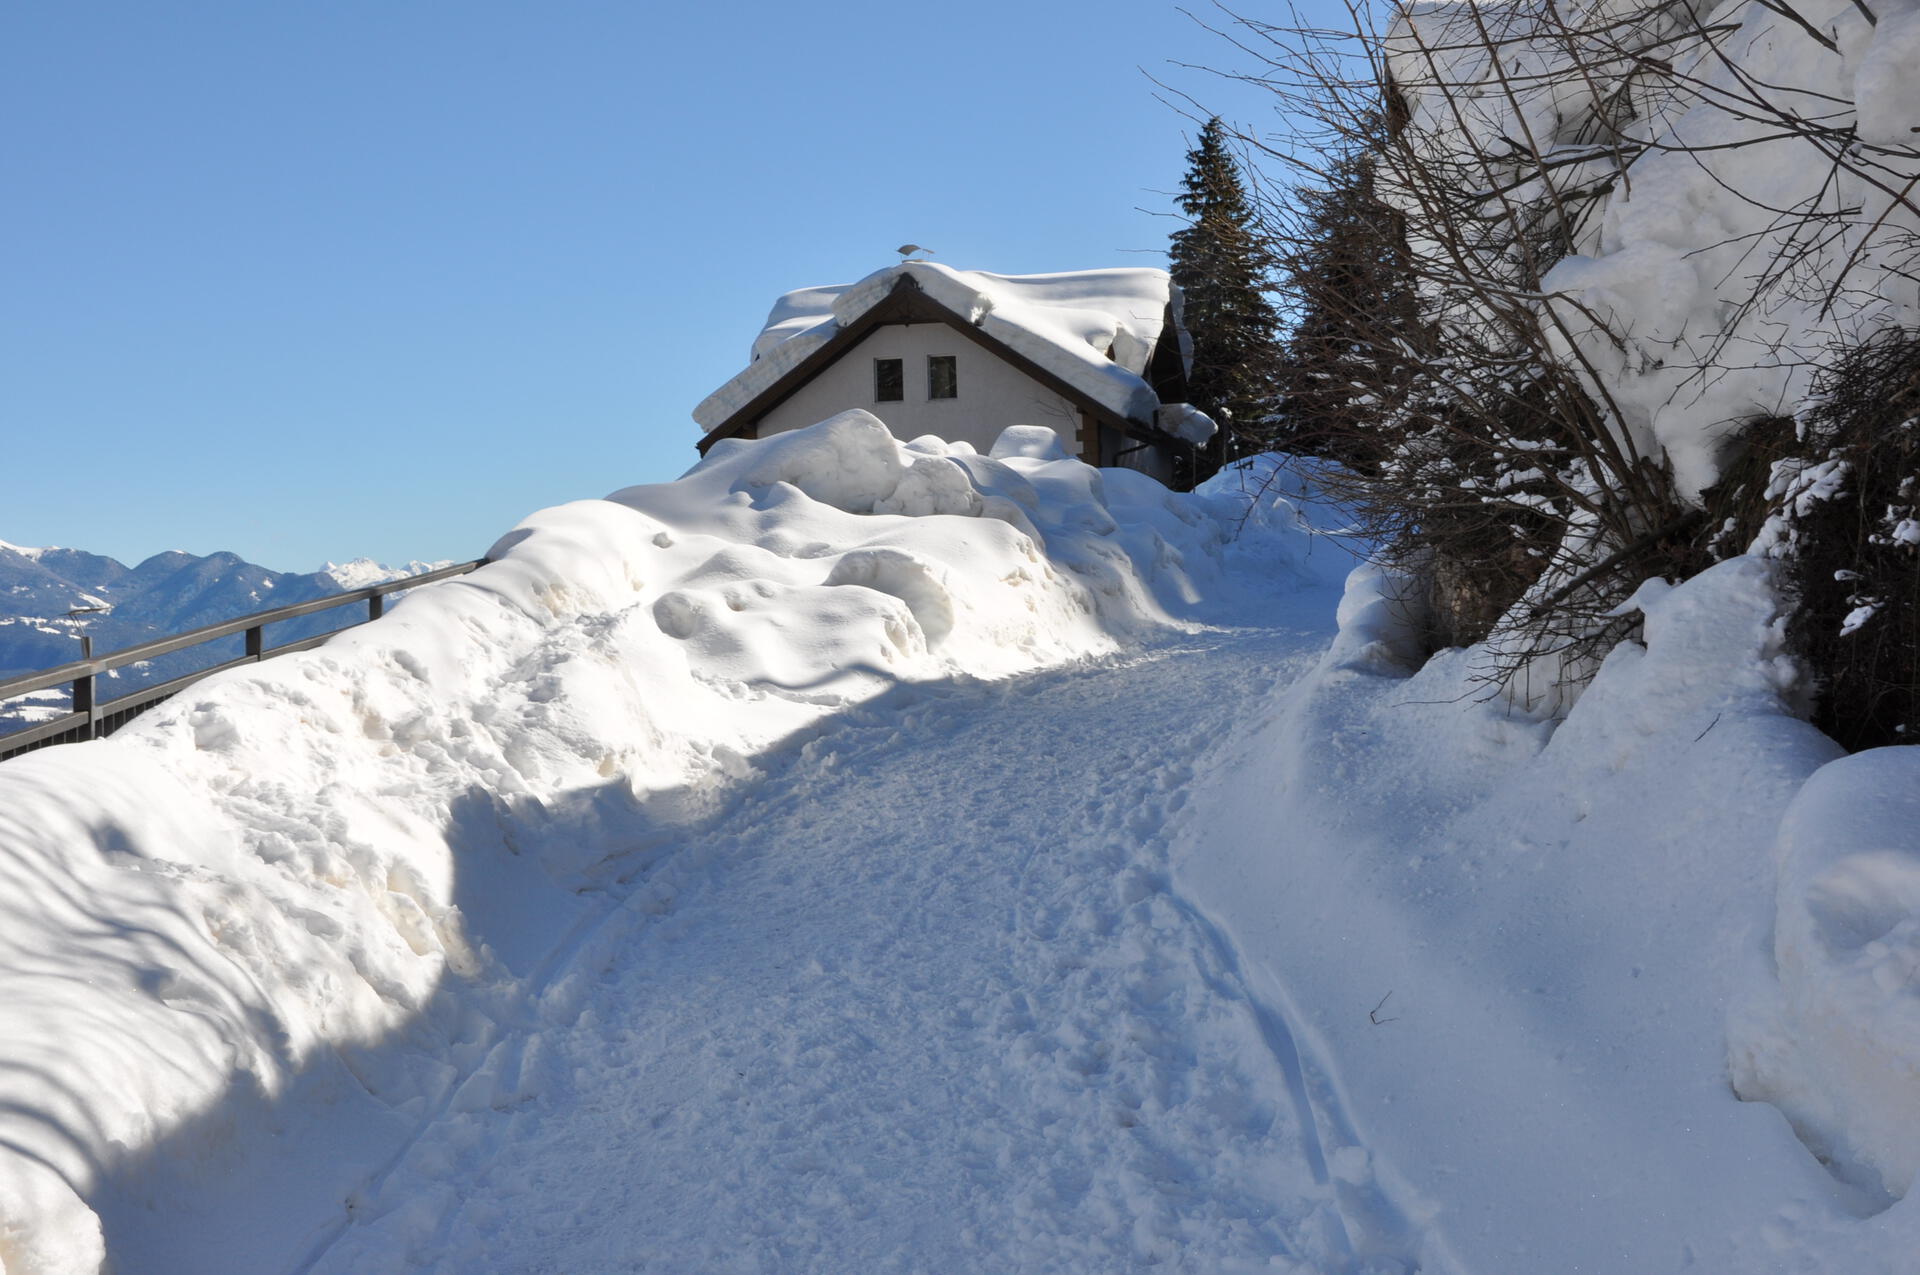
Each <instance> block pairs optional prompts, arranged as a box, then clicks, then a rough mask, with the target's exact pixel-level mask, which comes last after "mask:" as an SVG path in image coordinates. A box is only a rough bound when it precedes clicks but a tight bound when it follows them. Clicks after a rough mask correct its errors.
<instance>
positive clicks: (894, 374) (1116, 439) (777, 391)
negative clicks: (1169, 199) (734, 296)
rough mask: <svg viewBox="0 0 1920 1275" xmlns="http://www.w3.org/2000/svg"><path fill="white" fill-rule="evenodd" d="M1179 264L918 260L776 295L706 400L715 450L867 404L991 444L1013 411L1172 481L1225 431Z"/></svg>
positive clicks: (1095, 458) (953, 438)
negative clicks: (735, 370)
mask: <svg viewBox="0 0 1920 1275" xmlns="http://www.w3.org/2000/svg"><path fill="white" fill-rule="evenodd" d="M1179 316H1180V294H1179V290H1178V289H1176V288H1175V287H1173V285H1172V282H1171V281H1170V280H1169V279H1168V277H1167V273H1166V271H1164V270H1151V269H1115V270H1083V271H1078V272H1075V273H1070V274H1036V275H997V274H988V273H986V272H985V271H980V270H954V269H950V268H949V267H947V266H943V265H937V264H935V263H933V262H930V261H909V262H905V263H902V264H900V265H896V266H891V267H889V268H887V269H885V270H881V271H878V272H876V273H874V274H871V275H868V276H867V277H866V278H864V279H862V280H860V281H859V282H858V283H854V284H842V285H839V286H833V287H822V288H803V289H801V290H799V291H797V292H789V293H787V294H786V295H785V296H783V297H781V298H780V299H779V300H778V301H776V302H775V303H774V306H773V311H772V313H771V314H769V315H768V316H767V323H766V326H765V328H763V329H762V330H761V332H760V335H759V337H758V338H756V339H755V341H754V343H753V358H752V361H751V362H750V363H748V364H747V366H746V368H745V369H744V370H743V371H741V372H740V373H739V374H738V375H737V376H735V377H734V378H733V379H732V380H730V381H728V382H727V383H726V384H725V385H722V386H721V387H720V388H719V389H717V390H715V391H714V392H713V393H712V394H710V395H708V396H707V398H706V399H705V400H704V401H703V402H702V403H701V404H700V405H699V406H698V407H696V408H695V409H694V412H693V416H694V420H695V421H697V422H698V423H699V424H700V426H701V427H702V429H704V430H705V431H706V433H705V436H704V437H702V438H701V440H700V451H701V452H702V454H704V453H705V452H706V451H707V449H708V448H710V447H712V446H713V444H714V443H715V442H717V441H719V440H720V439H723V438H765V437H767V436H768V435H771V434H779V433H783V432H785V431H787V430H793V429H800V428H802V427H804V426H807V425H811V424H813V423H815V422H816V421H821V420H825V419H826V418H827V417H829V416H832V415H833V414H834V413H836V412H841V411H845V410H846V409H848V408H853V407H859V408H865V409H866V410H867V411H869V412H872V413H873V414H874V415H875V416H878V417H879V418H880V419H881V420H883V421H885V422H886V424H887V428H888V429H890V430H892V431H893V433H894V435H895V436H896V437H898V438H901V439H913V438H917V437H920V436H921V435H924V434H932V435H935V436H936V437H939V438H942V439H946V440H947V441H949V442H965V443H968V444H971V445H972V446H974V447H976V448H978V449H979V450H981V451H987V450H988V449H990V448H991V447H992V446H993V442H994V440H995V439H996V438H998V437H999V436H1000V432H1001V431H1002V430H1003V429H1005V428H1006V427H1008V426H1009V425H1045V426H1048V427H1050V428H1051V429H1052V430H1053V431H1054V433H1055V434H1057V435H1059V437H1060V440H1061V443H1062V445H1063V446H1064V448H1065V449H1066V451H1067V452H1068V454H1070V455H1074V456H1078V457H1080V458H1081V459H1082V460H1085V461H1087V462H1088V463H1090V464H1095V465H1101V466H1125V467H1127V468H1130V469H1138V470H1141V471H1143V472H1145V473H1148V474H1151V475H1153V476H1154V477H1156V478H1159V479H1160V480H1161V481H1163V482H1168V483H1173V482H1175V481H1177V480H1181V479H1184V478H1186V477H1187V475H1189V474H1190V473H1191V472H1192V466H1191V465H1189V464H1183V463H1182V461H1183V459H1184V458H1187V457H1190V456H1191V455H1192V453H1193V451H1194V449H1195V448H1196V447H1204V446H1205V445H1206V444H1207V443H1208V441H1209V440H1210V439H1211V438H1212V437H1213V434H1214V423H1213V422H1212V421H1211V420H1209V419H1208V418H1207V417H1206V416H1205V415H1204V414H1203V413H1201V412H1199V411H1197V410H1195V409H1194V408H1191V407H1189V406H1188V405H1187V404H1186V402H1185V399H1186V388H1187V368H1188V363H1189V360H1190V359H1191V357H1192V341H1191V340H1190V339H1189V338H1188V336H1187V333H1186V331H1185V329H1184V328H1182V327H1181V324H1180V317H1179Z"/></svg>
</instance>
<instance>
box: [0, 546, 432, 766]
mask: <svg viewBox="0 0 1920 1275" xmlns="http://www.w3.org/2000/svg"><path fill="white" fill-rule="evenodd" d="M439 565H442V564H439V563H427V562H411V563H408V564H407V565H406V566H404V567H387V566H383V565H381V564H379V563H376V562H372V561H370V560H368V559H365V558H360V559H356V560H354V561H352V562H347V563H338V564H336V563H331V562H330V563H328V564H327V565H326V566H324V567H322V568H321V569H320V570H318V571H313V572H304V573H301V572H290V571H272V570H269V569H268V568H266V567H262V566H259V565H258V564H256V563H252V562H247V561H245V560H244V559H242V558H240V557H239V556H238V555H237V554H231V553H215V554H208V555H207V556H205V557H199V556H196V555H194V554H190V553H181V552H179V551H177V550H176V551H172V552H168V553H157V554H155V555H154V556H153V557H151V558H148V559H147V560H146V561H144V562H142V563H141V564H140V565H139V566H136V567H129V566H127V565H126V564H124V563H122V562H119V561H117V560H115V559H113V558H107V557H102V556H101V555H99V554H97V553H87V552H86V551H84V550H81V549H57V548H47V549H27V548H22V547H20V546H18V545H11V544H8V543H7V542H5V541H3V540H0V681H5V680H7V679H8V678H13V677H19V676H21V675H22V674H26V673H32V672H36V671H38V670H40V669H43V668H51V667H52V666H54V665H56V664H64V663H66V662H67V661H69V660H76V659H78V658H80V641H79V638H80V635H81V634H82V633H85V634H88V635H89V636H91V637H92V639H93V650H94V654H96V655H104V654H106V653H107V652H109V651H117V650H120V649H122V648H124V647H129V646H136V645H138V644H139V643H141V642H146V641H150V640H152V639H154V638H158V637H165V636H167V635H169V634H173V633H179V632H182V631H184V630H187V629H193V628H198V627H200V626H201V625H204V624H215V623H218V622H220V621H222V620H232V619H237V618H238V617H240V616H243V615H247V614H249V613H251V612H255V611H264V610H267V609H268V608H271V607H281V606H290V605H292V604H293V603H296V602H307V601H311V600H312V599H314V598H322V597H326V596H328V595H330V594H335V593H343V592H346V591H348V590H351V589H364V588H366V587H367V586H368V585H371V584H378V583H380V582H382V581H386V580H393V579H397V578H399V577H401V576H408V575H415V574H418V573H419V572H422V571H429V570H432V569H433V568H434V567H435V566H439ZM95 607H98V608H105V609H103V610H97V611H93V610H85V608H95ZM75 611H80V612H81V614H69V613H70V612H75ZM365 618H366V612H365V611H364V610H363V609H361V608H359V607H342V608H340V609H338V610H335V611H324V612H321V613H320V614H318V615H312V616H304V617H302V618H300V619H298V620H289V621H286V622H284V623H281V624H276V625H273V626H272V627H270V628H269V629H268V630H267V632H266V640H267V644H268V645H269V646H277V645H279V644H280V643H283V642H292V641H296V640H298V639H300V638H303V637H311V636H313V635H314V634H317V633H326V632H330V631H332V630H333V629H337V628H341V627H344V626H345V625H348V624H351V623H353V622H355V621H358V620H362V619H365ZM242 643H243V640H242V639H241V638H240V637H239V636H237V635H236V636H234V637H231V638H226V639H222V640H221V641H219V642H215V643H209V644H207V645H206V646H203V647H197V648H194V649H192V650H188V651H181V652H177V653H176V654H173V655H169V656H165V657H162V658H161V659H158V660H153V661H150V662H148V663H146V664H143V665H140V666H138V667H132V668H127V669H121V670H117V671H116V672H117V676H116V675H115V674H109V675H108V679H107V680H103V682H102V684H101V685H100V687H99V691H98V694H99V697H100V699H101V700H102V701H103V702H104V701H106V700H109V699H112V698H113V697H115V696H117V695H122V694H125V693H126V692H127V691H129V690H132V689H134V688H135V687H137V686H140V685H142V684H144V683H147V682H153V681H164V680H165V679H167V678H170V677H178V676H180V675H181V674H182V673H187V672H191V671H192V670H194V669H199V668H205V667H207V666H209V665H212V664H217V663H220V662H221V661H223V660H230V659H233V658H234V657H236V656H238V655H239V654H240V653H241V651H242V650H243V649H244V648H243V644H242ZM67 709H68V695H67V691H66V689H65V688H64V687H61V688H57V689H54V690H50V691H42V692H38V693H36V694H34V695H32V696H29V697H25V698H23V699H17V700H12V701H8V702H6V703H0V733H5V732H6V731H8V730H11V729H17V728H18V727H19V726H21V725H24V724H27V723H30V722H35V721H42V720H45V719H47V718H49V717H53V716H57V715H58V714H60V713H64V712H66V711H67Z"/></svg>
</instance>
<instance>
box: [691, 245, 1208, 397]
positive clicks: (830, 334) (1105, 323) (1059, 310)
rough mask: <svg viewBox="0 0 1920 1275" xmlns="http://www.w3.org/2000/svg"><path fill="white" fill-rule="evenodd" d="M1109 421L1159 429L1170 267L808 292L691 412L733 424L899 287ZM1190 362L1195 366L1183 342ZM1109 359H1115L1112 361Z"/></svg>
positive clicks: (926, 270)
mask: <svg viewBox="0 0 1920 1275" xmlns="http://www.w3.org/2000/svg"><path fill="white" fill-rule="evenodd" d="M903 279H906V280H910V281H911V282H912V283H913V284H914V285H915V286H916V287H918V289H919V290H920V291H921V292H922V293H924V294H925V296H926V297H927V298H928V299H929V300H931V301H932V302H934V303H935V304H936V305H938V306H940V307H941V308H942V309H944V310H947V311H949V312H950V313H951V314H953V315H954V316H955V317H956V318H958V319H960V320H963V321H965V322H967V323H969V324H972V325H973V326H974V327H975V328H977V329H979V330H980V332H981V333H982V334H984V335H986V336H988V337H991V338H993V339H994V340H995V341H998V342H1000V343H1001V344H1003V345H1005V346H1006V347H1008V348H1009V349H1011V350H1013V351H1014V352H1015V353H1017V354H1019V355H1021V356H1022V357H1024V358H1026V359H1027V360H1029V361H1031V362H1032V363H1034V364H1035V365H1037V366H1038V367H1040V368H1042V369H1044V370H1045V371H1046V372H1049V373H1051V374H1052V375H1053V376H1055V377H1057V378H1059V379H1060V380H1061V381H1063V382H1065V383H1066V384H1067V385H1068V386H1070V387H1071V388H1072V389H1073V390H1075V391H1077V392H1078V393H1079V394H1081V395H1083V396H1084V397H1086V398H1087V399H1089V400H1091V401H1092V402H1093V403H1095V404H1098V405H1099V406H1100V407H1102V408H1103V409H1105V410H1106V411H1108V412H1111V413H1112V414H1113V415H1115V416H1117V417H1120V418H1122V419H1124V420H1128V421H1132V422H1135V423H1137V424H1140V425H1142V426H1146V427H1149V428H1155V427H1157V423H1156V418H1155V413H1156V412H1157V410H1158V409H1159V407H1160V398H1159V396H1158V395H1157V394H1155V393H1154V391H1153V387H1152V386H1150V385H1149V384H1148V383H1147V381H1146V379H1145V378H1146V375H1147V371H1148V365H1149V363H1150V362H1151V360H1152V358H1153V353H1154V349H1155V347H1156V346H1157V345H1158V344H1159V342H1160V338H1161V334H1162V332H1163V330H1164V329H1165V327H1166V319H1167V313H1168V308H1169V303H1172V304H1173V305H1176V306H1177V305H1178V291H1177V290H1176V289H1174V288H1173V286H1172V283H1171V281H1170V280H1169V279H1168V277H1167V272H1166V271H1164V270H1152V269H1112V270H1081V271H1075V272H1072V273H1066V274H1033V275H999V274H989V273H987V272H986V271H984V270H954V269H952V268H950V267H948V266H943V265H938V264H935V263H934V262H931V261H910V262H906V263H904V264H902V265H897V266H890V267H888V268H887V269H885V270H879V271H876V272H874V273H873V274H870V275H868V276H867V277H866V278H864V279H862V280H860V281H859V282H858V283H854V284H845V285H840V286H830V287H821V288H802V289H800V290H798V291H795V292H789V293H787V294H786V295H785V296H783V297H781V298H780V299H779V300H778V301H776V302H774V305H773V310H772V312H771V313H769V314H768V316H767V322H766V326H765V327H764V328H763V329H761V332H760V335H759V336H758V337H756V338H755V339H754V342H753V361H752V362H751V363H749V364H748V365H747V367H746V368H745V369H744V370H743V371H741V372H740V373H739V374H738V375H736V376H735V377H734V378H733V379H732V380H730V381H728V382H727V383H726V384H725V385H722V386H721V387H720V388H719V389H717V390H715V391H714V392H713V393H712V394H710V395H708V396H707V397H706V398H705V399H704V400H703V401H702V402H701V403H700V405H699V406H698V407H696V408H694V409H693V419H694V420H695V421H697V422H698V423H699V424H700V427H701V428H702V429H703V430H714V429H718V428H720V427H721V426H723V425H725V424H727V423H728V422H729V421H731V420H733V418H734V417H735V416H736V415H738V414H739V413H740V412H741V411H742V409H744V408H746V407H747V406H748V405H749V404H751V403H752V402H753V401H754V400H755V399H757V398H759V397H760V396H761V395H763V394H765V393H766V392H767V391H768V390H770V389H772V388H773V387H774V386H775V385H776V384H777V383H778V382H779V381H780V380H781V378H783V377H785V376H787V375H788V374H789V373H791V372H792V371H793V370H794V369H795V368H797V367H798V366H799V365H800V364H801V363H802V362H804V361H805V360H806V358H807V357H808V356H809V355H811V354H813V353H815V352H816V351H818V350H819V349H820V348H821V347H822V346H824V345H826V344H827V343H828V342H829V341H831V340H833V338H834V337H835V336H837V335H838V334H839V333H840V332H841V331H843V330H845V329H848V328H850V327H852V326H854V325H855V324H857V323H858V322H859V321H860V319H861V318H862V316H864V315H866V314H867V312H868V311H870V310H872V309H873V308H874V307H875V306H877V305H879V304H880V303H881V302H882V301H884V300H885V299H886V298H887V297H889V296H891V295H892V294H893V293H894V291H895V289H896V288H898V287H899V286H900V283H901V280H903ZM1177 335H1179V336H1180V337H1181V338H1183V339H1182V340H1181V342H1180V346H1181V356H1182V360H1183V362H1185V361H1186V360H1187V359H1189V358H1190V356H1189V355H1188V352H1187V351H1188V348H1189V346H1188V342H1187V341H1186V340H1185V339H1184V337H1185V335H1186V334H1185V333H1184V332H1180V333H1178V334H1177ZM1109 351H1111V357H1109Z"/></svg>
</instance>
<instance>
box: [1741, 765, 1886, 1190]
mask: <svg viewBox="0 0 1920 1275" xmlns="http://www.w3.org/2000/svg"><path fill="white" fill-rule="evenodd" d="M1774 853H1775V859H1776V861H1777V862H1778V863H1779V866H1780V891H1779V905H1778V913H1777V916H1776V920H1775V923H1774V937H1773V958H1774V966H1775V971H1776V974H1777V977H1778V982H1777V984H1772V983H1770V984H1769V985H1768V986H1767V987H1766V988H1765V990H1764V992H1763V993H1762V994H1761V995H1759V996H1756V997H1755V999H1754V1001H1753V1002H1752V1003H1751V1004H1750V1005H1749V1006H1747V1007H1746V1009H1745V1012H1743V1013H1741V1014H1740V1015H1739V1016H1737V1017H1736V1019H1735V1022H1734V1032H1733V1056H1734V1083H1735V1085H1736V1086H1737V1087H1738V1088H1739V1090H1740V1093H1741V1094H1742V1095H1743V1096H1744V1097H1747V1098H1753V1099H1759V1100H1763V1101H1767V1102H1772V1103H1775V1104H1776V1105H1778V1106H1779V1107H1780V1109H1781V1110H1783V1111H1784V1112H1786V1113H1787V1115H1788V1116H1789V1117H1790V1118H1791V1119H1792V1120H1793V1123H1794V1127H1795V1128H1796V1129H1798V1130H1799V1131H1800V1133H1801V1136H1802V1137H1804V1138H1805V1139H1806V1141H1807V1143H1808V1145H1809V1146H1811V1147H1813V1148H1814V1149H1815V1150H1816V1151H1818V1152H1819V1153H1820V1154H1821V1156H1822V1157H1823V1158H1825V1159H1826V1160H1827V1161H1828V1162H1830V1163H1831V1164H1832V1165H1833V1166H1834V1167H1835V1170H1836V1171H1837V1172H1839V1173H1841V1174H1842V1175H1843V1176H1845V1177H1846V1178H1847V1179H1848V1180H1849V1181H1851V1182H1853V1183H1855V1184H1856V1185H1859V1186H1862V1187H1864V1188H1867V1189H1868V1190H1871V1191H1873V1192H1875V1193H1876V1194H1879V1195H1881V1196H1883V1197H1884V1198H1886V1199H1895V1198H1900V1197H1903V1196H1905V1195H1906V1194H1907V1193H1908V1191H1909V1190H1910V1189H1911V1188H1912V1186H1913V1179H1914V1172H1915V1170H1916V1168H1920V981H1916V977H1915V975H1916V971H1920V749H1914V748H1876V749H1872V750H1870V751H1868V752H1864V753H1859V754H1857V755H1855V756H1852V757H1846V758H1842V759H1840V760H1839V761H1835V762H1833V763H1831V764H1830V765H1827V766H1825V767H1823V768H1822V769H1821V770H1820V771H1819V772H1818V773H1817V774H1815V775H1814V776H1813V778H1812V779H1811V780H1809V781H1808V782H1807V785H1806V786H1805V787H1804V788H1803V789H1801V791H1800V793H1799V795H1798V796H1797V797H1796V798H1795V799H1794V801H1793V804H1792V805H1791V806H1790V807H1789V808H1788V809H1787V812H1786V816H1785V817H1784V818H1783V819H1782V820H1781V824H1780V831H1779V835H1778V837H1777V839H1776V841H1775V847H1774Z"/></svg>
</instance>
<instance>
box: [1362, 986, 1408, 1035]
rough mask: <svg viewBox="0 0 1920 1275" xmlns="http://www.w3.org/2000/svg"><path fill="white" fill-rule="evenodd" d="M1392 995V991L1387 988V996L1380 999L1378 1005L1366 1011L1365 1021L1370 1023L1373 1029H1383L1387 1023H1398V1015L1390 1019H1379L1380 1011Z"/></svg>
mask: <svg viewBox="0 0 1920 1275" xmlns="http://www.w3.org/2000/svg"><path fill="white" fill-rule="evenodd" d="M1392 995H1393V989H1392V988H1391V987H1389V988H1388V989H1387V994H1386V995H1385V996H1382V997H1381V998H1380V1003H1379V1004H1378V1005H1375V1006H1374V1007H1373V1008H1372V1009H1370V1010H1368V1011H1367V1021H1368V1022H1370V1023H1372V1024H1373V1025H1374V1026H1375V1027H1384V1026H1386V1025H1387V1024H1388V1023H1397V1022H1399V1021H1400V1018H1399V1016H1398V1015H1395V1016H1394V1017H1392V1018H1382V1017H1380V1011H1381V1010H1382V1009H1384V1008H1385V1007H1386V1004H1387V1001H1388V999H1389V998H1390V997H1392Z"/></svg>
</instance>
